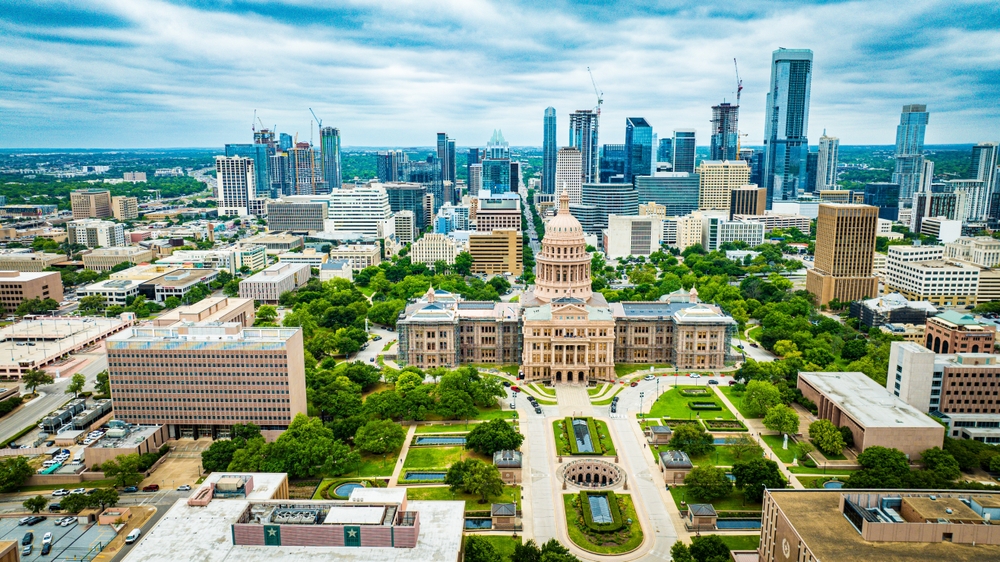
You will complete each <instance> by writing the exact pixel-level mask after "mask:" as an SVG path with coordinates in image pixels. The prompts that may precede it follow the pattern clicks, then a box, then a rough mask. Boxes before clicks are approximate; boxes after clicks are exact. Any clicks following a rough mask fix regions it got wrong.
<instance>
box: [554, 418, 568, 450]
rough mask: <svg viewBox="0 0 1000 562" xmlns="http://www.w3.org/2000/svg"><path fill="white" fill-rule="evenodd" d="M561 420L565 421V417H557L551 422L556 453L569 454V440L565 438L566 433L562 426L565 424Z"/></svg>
mask: <svg viewBox="0 0 1000 562" xmlns="http://www.w3.org/2000/svg"><path fill="white" fill-rule="evenodd" d="M563 422H565V419H558V420H555V421H553V422H552V434H553V435H554V436H555V438H556V454H557V455H568V454H569V441H567V440H566V433H565V432H563V426H564V425H565V423H563Z"/></svg>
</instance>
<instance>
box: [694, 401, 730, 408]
mask: <svg viewBox="0 0 1000 562" xmlns="http://www.w3.org/2000/svg"><path fill="white" fill-rule="evenodd" d="M688 408H691V409H692V410H721V409H722V406H721V405H720V404H719V403H718V402H705V401H692V402H688Z"/></svg>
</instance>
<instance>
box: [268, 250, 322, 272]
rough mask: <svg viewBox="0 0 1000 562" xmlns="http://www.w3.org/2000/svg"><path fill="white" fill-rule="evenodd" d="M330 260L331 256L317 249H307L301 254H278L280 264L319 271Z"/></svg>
mask: <svg viewBox="0 0 1000 562" xmlns="http://www.w3.org/2000/svg"><path fill="white" fill-rule="evenodd" d="M329 259H330V254H325V253H323V252H319V251H317V250H316V248H306V249H305V250H302V251H301V252H286V253H284V254H278V262H279V263H289V264H301V265H308V266H309V267H315V268H317V269H319V268H320V267H323V264H324V263H326V262H327V260H329Z"/></svg>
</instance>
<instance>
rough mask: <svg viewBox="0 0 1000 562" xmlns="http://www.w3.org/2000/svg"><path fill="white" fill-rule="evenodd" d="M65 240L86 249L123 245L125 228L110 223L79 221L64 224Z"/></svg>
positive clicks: (89, 220) (96, 220)
mask: <svg viewBox="0 0 1000 562" xmlns="http://www.w3.org/2000/svg"><path fill="white" fill-rule="evenodd" d="M66 240H67V241H68V242H70V243H73V244H80V245H81V246H86V247H88V248H108V247H111V246H124V245H125V227H124V226H122V225H121V224H118V223H114V222H111V221H102V220H99V219H79V220H73V221H70V222H68V223H66Z"/></svg>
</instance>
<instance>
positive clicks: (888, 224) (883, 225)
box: [875, 219, 892, 236]
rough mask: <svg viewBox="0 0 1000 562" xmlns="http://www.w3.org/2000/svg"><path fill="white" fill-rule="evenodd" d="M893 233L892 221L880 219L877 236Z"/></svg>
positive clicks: (876, 231)
mask: <svg viewBox="0 0 1000 562" xmlns="http://www.w3.org/2000/svg"><path fill="white" fill-rule="evenodd" d="M890 232H892V221H891V220H888V219H878V228H877V229H876V230H875V236H885V235H887V234H889V233H890Z"/></svg>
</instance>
